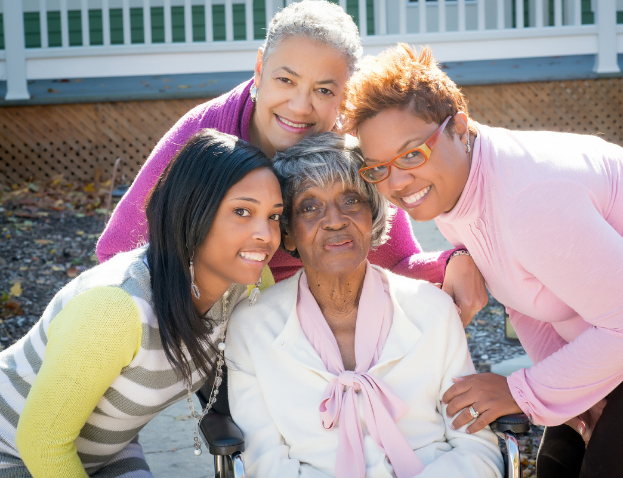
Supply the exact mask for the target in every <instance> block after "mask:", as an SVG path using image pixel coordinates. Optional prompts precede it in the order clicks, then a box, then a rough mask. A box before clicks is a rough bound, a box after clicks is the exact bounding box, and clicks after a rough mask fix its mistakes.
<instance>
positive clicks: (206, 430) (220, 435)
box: [200, 413, 244, 456]
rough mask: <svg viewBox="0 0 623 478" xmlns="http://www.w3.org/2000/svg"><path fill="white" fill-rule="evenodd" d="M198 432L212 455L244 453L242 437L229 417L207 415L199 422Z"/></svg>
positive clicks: (218, 414) (219, 414) (213, 414)
mask: <svg viewBox="0 0 623 478" xmlns="http://www.w3.org/2000/svg"><path fill="white" fill-rule="evenodd" d="M200 431H201V434H202V435H203V438H204V441H205V442H206V443H207V445H208V449H209V451H210V454H212V455H221V456H224V455H233V454H234V453H236V452H243V451H244V437H243V436H242V431H241V430H240V428H238V425H236V424H235V423H234V420H233V419H232V418H231V417H230V416H229V415H223V414H221V413H208V414H207V415H206V416H205V417H203V420H201V424H200Z"/></svg>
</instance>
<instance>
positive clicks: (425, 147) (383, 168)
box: [359, 116, 452, 183]
mask: <svg viewBox="0 0 623 478" xmlns="http://www.w3.org/2000/svg"><path fill="white" fill-rule="evenodd" d="M450 118H452V116H448V117H447V118H446V120H445V121H444V122H443V123H441V125H440V126H439V128H437V129H436V130H435V132H434V133H433V134H432V135H431V136H430V138H428V139H427V140H426V141H424V143H423V144H421V145H420V146H418V147H417V148H414V149H411V150H409V151H407V152H406V153H403V154H401V155H400V156H398V157H396V158H394V159H392V160H391V161H388V162H387V163H381V164H377V165H375V166H366V163H363V166H361V168H359V175H360V176H361V177H362V178H363V180H364V181H366V182H368V183H380V182H381V181H383V180H385V179H387V178H388V177H389V174H390V170H391V167H392V165H394V166H396V167H397V168H398V169H413V168H418V167H420V166H422V165H423V164H424V163H425V162H426V161H428V158H429V157H430V154H431V151H432V150H433V148H434V147H435V144H436V143H437V140H438V139H439V137H440V136H441V133H443V130H444V129H445V127H446V125H447V124H448V121H450Z"/></svg>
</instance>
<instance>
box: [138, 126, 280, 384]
mask: <svg viewBox="0 0 623 478" xmlns="http://www.w3.org/2000/svg"><path fill="white" fill-rule="evenodd" d="M258 168H269V169H272V166H271V163H270V160H269V159H267V158H266V156H264V154H263V153H262V152H261V151H260V150H259V149H258V148H256V147H255V146H252V145H250V144H248V143H245V142H244V141H242V140H240V139H238V138H236V137H235V136H231V135H229V134H225V133H220V132H218V131H216V130H213V129H205V130H203V131H201V132H200V133H197V134H196V135H195V136H193V137H192V138H190V140H189V141H188V142H187V143H186V144H185V145H184V147H183V148H182V149H181V150H180V151H179V152H178V153H177V155H176V156H175V157H174V158H173V159H172V160H171V162H170V163H169V164H168V165H167V167H166V169H165V170H164V172H163V173H162V174H161V175H160V178H159V179H158V181H157V183H156V185H155V186H154V188H153V190H152V191H151V193H150V195H149V197H148V198H147V205H146V215H147V221H148V223H149V248H148V250H147V261H148V263H149V268H150V273H151V288H152V292H153V304H154V312H155V315H156V317H157V319H158V326H159V330H160V339H161V341H162V346H163V348H164V352H165V354H166V356H167V358H168V360H169V362H170V363H171V365H172V366H173V369H174V370H176V371H177V372H178V373H179V375H180V376H181V378H183V379H184V380H186V381H187V382H188V383H191V375H192V368H191V364H194V366H195V368H196V369H197V370H199V371H200V372H201V373H202V374H203V375H204V376H206V377H208V378H209V377H212V375H213V370H214V365H215V362H216V360H217V356H218V351H217V349H216V347H215V346H214V344H213V343H212V342H211V341H210V340H209V336H210V334H211V333H212V332H213V330H214V327H215V325H216V324H215V323H214V321H213V320H210V319H208V318H206V317H204V316H203V315H202V314H201V313H200V311H199V310H197V308H196V307H195V305H194V303H193V300H192V297H191V289H190V287H191V280H190V271H189V263H190V259H191V255H192V254H193V253H194V250H195V248H196V247H198V246H199V245H200V244H201V243H202V242H203V240H204V238H205V237H206V235H207V234H208V231H209V230H210V227H211V226H212V223H213V221H214V218H215V216H216V212H217V211H218V208H219V206H220V204H221V202H222V200H223V198H224V197H225V195H226V194H227V191H229V189H230V188H231V187H232V186H233V185H234V184H236V183H237V182H238V181H240V180H241V179H242V178H243V177H244V176H246V175H247V174H248V173H249V172H251V171H253V170H255V169H258Z"/></svg>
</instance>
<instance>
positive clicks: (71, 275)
mask: <svg viewBox="0 0 623 478" xmlns="http://www.w3.org/2000/svg"><path fill="white" fill-rule="evenodd" d="M78 274H80V271H79V270H78V269H76V268H75V267H70V268H69V269H67V277H69V278H70V279H73V278H74V277H78Z"/></svg>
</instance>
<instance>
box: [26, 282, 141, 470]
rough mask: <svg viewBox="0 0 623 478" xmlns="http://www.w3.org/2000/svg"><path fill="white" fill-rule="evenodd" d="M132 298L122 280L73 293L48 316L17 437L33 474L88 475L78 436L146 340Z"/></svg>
mask: <svg viewBox="0 0 623 478" xmlns="http://www.w3.org/2000/svg"><path fill="white" fill-rule="evenodd" d="M141 330H142V327H141V320H140V315H139V311H138V307H137V306H136V304H135V302H134V301H133V300H132V298H131V297H130V296H129V295H128V294H127V293H126V292H125V291H123V290H122V289H119V288H117V287H96V288H93V289H90V290H88V291H85V292H83V293H81V294H79V295H77V296H75V297H73V298H72V299H71V300H70V301H69V302H68V303H67V304H66V305H65V307H64V308H63V310H61V311H60V312H59V313H58V315H57V316H56V317H55V318H54V319H53V320H52V322H51V323H50V327H49V330H48V343H47V346H46V350H45V357H44V359H43V364H42V365H41V369H40V371H39V373H38V374H37V377H36V379H35V381H34V383H33V386H32V388H31V390H30V392H29V394H28V397H27V398H26V404H25V406H24V410H23V412H22V414H21V416H20V419H19V422H18V425H17V433H16V436H15V442H16V445H17V449H18V451H19V453H20V455H21V457H22V460H23V461H24V463H25V464H26V467H27V468H28V471H30V473H31V474H32V476H33V477H34V478H39V477H48V478H49V477H54V478H61V477H63V478H65V477H67V478H69V477H71V478H74V477H76V478H77V477H87V474H86V472H85V470H84V467H83V466H82V462H81V461H80V458H79V457H78V454H77V451H76V446H75V444H74V441H75V440H76V438H77V437H78V435H79V434H80V430H81V429H82V427H83V426H84V424H85V423H86V421H87V419H88V418H89V416H90V415H91V413H92V412H93V409H94V408H95V406H96V405H97V403H98V402H99V400H100V399H101V398H102V396H103V395H104V392H106V390H107V389H108V388H109V387H110V384H111V383H112V382H113V380H114V379H115V378H116V377H117V376H119V374H120V373H121V369H122V368H123V367H125V366H127V365H128V364H130V362H131V361H132V359H133V358H134V356H135V355H136V354H137V353H138V350H139V347H140V344H141Z"/></svg>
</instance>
